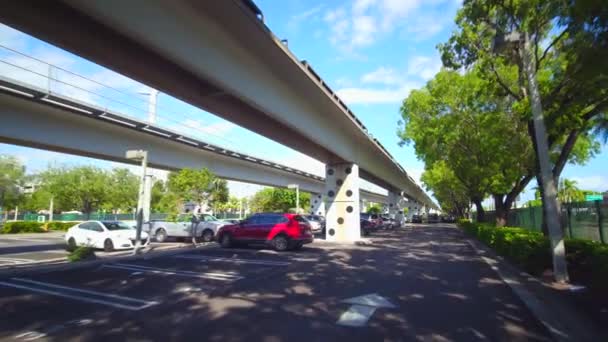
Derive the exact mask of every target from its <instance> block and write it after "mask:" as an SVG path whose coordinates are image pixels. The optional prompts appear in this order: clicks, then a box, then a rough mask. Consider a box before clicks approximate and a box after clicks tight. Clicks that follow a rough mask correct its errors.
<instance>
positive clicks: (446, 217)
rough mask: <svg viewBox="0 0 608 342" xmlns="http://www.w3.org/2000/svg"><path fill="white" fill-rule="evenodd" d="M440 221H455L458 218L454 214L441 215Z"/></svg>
mask: <svg viewBox="0 0 608 342" xmlns="http://www.w3.org/2000/svg"><path fill="white" fill-rule="evenodd" d="M440 221H441V222H445V223H454V222H456V218H455V217H454V216H452V215H441V218H440Z"/></svg>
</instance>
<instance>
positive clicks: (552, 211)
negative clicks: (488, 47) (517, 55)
mask: <svg viewBox="0 0 608 342" xmlns="http://www.w3.org/2000/svg"><path fill="white" fill-rule="evenodd" d="M522 39H523V49H522V51H521V53H522V61H523V69H524V73H525V75H526V78H527V79H528V92H529V93H530V94H529V98H530V106H531V109H532V120H533V122H534V137H535V140H536V157H537V158H538V163H539V166H540V178H541V179H540V180H541V182H542V184H543V190H544V196H543V205H544V206H545V210H546V213H547V215H546V220H547V227H548V230H549V239H550V241H551V249H552V255H553V273H554V276H555V280H556V281H557V282H558V283H566V282H568V280H569V277H568V268H567V264H566V249H565V247H564V237H563V233H562V231H561V227H560V222H559V210H558V206H557V187H556V186H555V179H554V178H553V171H552V170H551V161H550V160H549V147H548V139H547V128H546V126H545V120H544V118H543V107H542V103H541V100H540V92H539V91H538V84H537V81H536V73H535V69H536V65H535V63H534V61H533V60H534V58H533V48H532V46H530V37H529V34H528V33H527V32H526V33H524V34H523V37H522Z"/></svg>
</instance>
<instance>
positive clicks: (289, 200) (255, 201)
mask: <svg viewBox="0 0 608 342" xmlns="http://www.w3.org/2000/svg"><path fill="white" fill-rule="evenodd" d="M309 206H310V194H309V193H306V192H300V208H307V207H309ZM295 207H296V192H295V190H292V189H282V188H265V189H262V190H260V191H258V192H256V193H255V195H253V198H252V199H251V201H250V203H249V208H250V209H251V210H252V211H253V212H265V211H268V212H270V211H273V212H289V211H291V210H294V209H295Z"/></svg>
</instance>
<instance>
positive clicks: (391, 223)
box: [381, 216, 399, 229]
mask: <svg viewBox="0 0 608 342" xmlns="http://www.w3.org/2000/svg"><path fill="white" fill-rule="evenodd" d="M381 219H382V227H383V228H385V229H395V228H398V227H399V223H398V222H397V220H395V219H394V218H392V217H388V216H381Z"/></svg>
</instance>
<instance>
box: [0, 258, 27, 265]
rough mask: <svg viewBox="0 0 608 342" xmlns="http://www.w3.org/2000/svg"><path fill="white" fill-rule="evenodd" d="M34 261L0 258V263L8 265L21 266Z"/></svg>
mask: <svg viewBox="0 0 608 342" xmlns="http://www.w3.org/2000/svg"><path fill="white" fill-rule="evenodd" d="M32 261H35V260H32V259H21V258H1V257H0V263H9V264H23V263H26V262H32Z"/></svg>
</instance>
